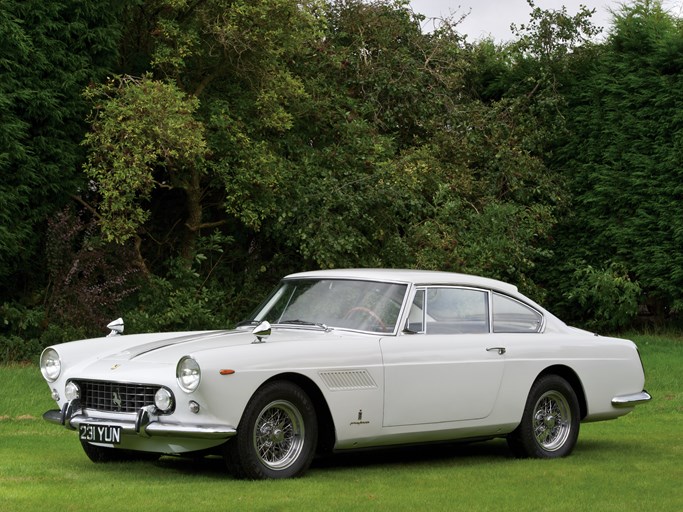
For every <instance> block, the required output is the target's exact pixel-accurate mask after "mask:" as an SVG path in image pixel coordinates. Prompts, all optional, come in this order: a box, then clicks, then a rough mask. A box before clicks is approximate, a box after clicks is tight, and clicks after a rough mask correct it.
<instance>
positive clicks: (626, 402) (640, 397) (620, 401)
mask: <svg viewBox="0 0 683 512" xmlns="http://www.w3.org/2000/svg"><path fill="white" fill-rule="evenodd" d="M650 400H652V397H651V396H650V393H648V392H647V391H645V390H643V391H641V392H640V393H633V394H632V395H622V396H615V397H614V398H612V406H613V407H619V408H621V407H635V406H636V405H640V404H644V403H647V402H649V401H650Z"/></svg>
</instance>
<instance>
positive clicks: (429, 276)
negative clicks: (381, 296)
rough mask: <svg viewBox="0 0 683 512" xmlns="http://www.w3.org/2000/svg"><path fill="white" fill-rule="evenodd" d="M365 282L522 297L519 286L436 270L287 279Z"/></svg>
mask: <svg viewBox="0 0 683 512" xmlns="http://www.w3.org/2000/svg"><path fill="white" fill-rule="evenodd" d="M312 278H320V279H363V280H376V281H398V282H406V283H414V284H415V285H418V286H419V285H460V286H472V287H477V288H490V289H493V290H499V291H502V292H506V293H510V294H513V295H517V294H519V291H518V290H517V287H516V286H514V285H512V284H509V283H505V282H503V281H498V280H497V279H490V278H488V277H480V276H473V275H470V274H458V273H454V272H440V271H435V270H411V269H388V268H351V269H333V270H314V271H310V272H298V273H296V274H290V275H288V276H286V277H285V279H312Z"/></svg>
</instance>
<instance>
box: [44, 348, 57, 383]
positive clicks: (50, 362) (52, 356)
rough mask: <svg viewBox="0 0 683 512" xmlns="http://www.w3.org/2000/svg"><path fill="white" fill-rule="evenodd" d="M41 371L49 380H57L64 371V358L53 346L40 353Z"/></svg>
mask: <svg viewBox="0 0 683 512" xmlns="http://www.w3.org/2000/svg"><path fill="white" fill-rule="evenodd" d="M40 373H42V374H43V377H44V378H45V380H46V381H48V382H54V381H56V380H57V379H58V378H59V376H60V375H61V373H62V360H61V359H60V357H59V353H58V352H57V351H56V350H55V349H53V348H46V349H45V350H43V353H42V354H40Z"/></svg>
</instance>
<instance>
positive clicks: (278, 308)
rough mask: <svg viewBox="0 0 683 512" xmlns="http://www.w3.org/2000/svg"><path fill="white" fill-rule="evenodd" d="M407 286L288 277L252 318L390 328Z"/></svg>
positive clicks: (374, 329)
mask: <svg viewBox="0 0 683 512" xmlns="http://www.w3.org/2000/svg"><path fill="white" fill-rule="evenodd" d="M407 288H408V286H407V285H405V284H398V283H381V282H376V281H361V280H349V279H296V280H295V279H288V280H285V281H282V282H281V283H280V285H279V286H278V288H276V289H275V291H274V292H273V293H272V294H271V295H270V297H269V298H268V299H267V300H266V301H265V302H264V303H263V304H262V305H261V306H260V307H259V308H258V309H257V311H256V313H255V314H254V315H253V316H252V321H253V322H261V321H264V320H267V321H268V322H270V323H271V324H275V325H278V324H280V325H282V324H288V325H303V326H306V325H324V326H325V327H329V328H340V329H351V330H358V331H365V332H393V331H394V329H395V327H396V322H398V316H399V313H400V311H401V305H402V304H403V300H404V297H405V294H406V290H407Z"/></svg>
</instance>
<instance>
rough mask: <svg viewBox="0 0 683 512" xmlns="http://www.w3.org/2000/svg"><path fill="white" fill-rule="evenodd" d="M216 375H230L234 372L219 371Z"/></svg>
mask: <svg viewBox="0 0 683 512" xmlns="http://www.w3.org/2000/svg"><path fill="white" fill-rule="evenodd" d="M218 373H220V374H221V375H232V374H233V373H235V370H228V369H224V370H221V371H220V372H218Z"/></svg>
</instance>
